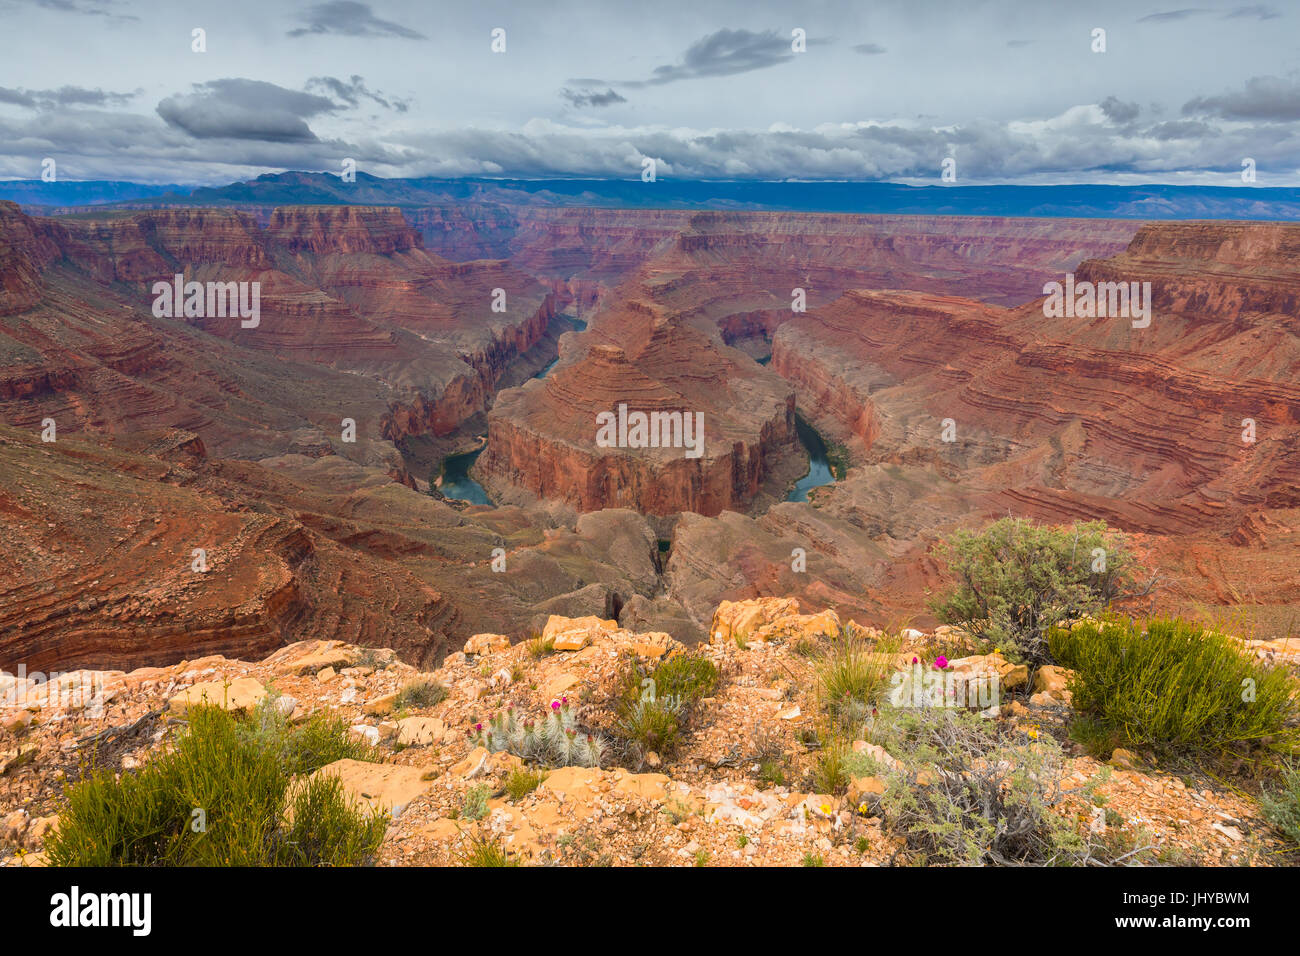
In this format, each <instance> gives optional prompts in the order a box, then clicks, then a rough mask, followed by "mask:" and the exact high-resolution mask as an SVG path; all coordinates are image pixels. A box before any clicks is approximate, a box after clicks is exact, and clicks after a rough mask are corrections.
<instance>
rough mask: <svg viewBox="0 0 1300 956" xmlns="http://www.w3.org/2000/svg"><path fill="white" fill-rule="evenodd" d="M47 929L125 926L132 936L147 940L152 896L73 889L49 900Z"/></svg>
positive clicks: (151, 924) (147, 894) (151, 925)
mask: <svg viewBox="0 0 1300 956" xmlns="http://www.w3.org/2000/svg"><path fill="white" fill-rule="evenodd" d="M50 925H51V926H58V927H68V928H74V927H78V926H127V927H130V928H131V931H132V935H134V936H148V935H149V933H150V931H151V930H152V928H153V894H151V893H85V894H83V893H82V892H81V888H80V887H78V886H74V887H73V888H72V890H71V891H70V892H68V893H55V894H54V895H53V896H51V897H50Z"/></svg>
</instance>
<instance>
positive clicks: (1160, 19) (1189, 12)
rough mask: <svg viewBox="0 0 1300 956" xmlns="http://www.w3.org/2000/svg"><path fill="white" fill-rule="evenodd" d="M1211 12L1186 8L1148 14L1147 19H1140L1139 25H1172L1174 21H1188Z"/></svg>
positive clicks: (1196, 8) (1198, 8)
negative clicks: (1189, 18) (1190, 18)
mask: <svg viewBox="0 0 1300 956" xmlns="http://www.w3.org/2000/svg"><path fill="white" fill-rule="evenodd" d="M1209 12H1210V11H1209V10H1203V9H1201V8H1200V7H1185V8H1184V9H1182V10H1169V11H1168V12H1166V13H1148V14H1147V15H1146V16H1145V17H1139V18H1138V23H1170V22H1172V21H1174V20H1186V19H1187V18H1188V17H1195V16H1200V15H1201V14H1202V13H1209Z"/></svg>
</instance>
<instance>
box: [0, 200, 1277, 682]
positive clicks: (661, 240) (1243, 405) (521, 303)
mask: <svg viewBox="0 0 1300 956" xmlns="http://www.w3.org/2000/svg"><path fill="white" fill-rule="evenodd" d="M1298 254H1300V226H1292V225H1279V224H1273V223H1227V222H1180V223H1146V224H1140V223H1136V222H1117V221H1106V220H1087V221H1084V220H1068V219H1056V220H1045V219H1032V220H1031V219H1022V220H1016V219H997V218H943V217H903V216H889V217H873V216H848V215H832V214H825V215H814V214H794V213H791V214H786V213H741V212H736V213H731V212H690V211H678V210H673V211H661V210H610V209H578V208H547V207H543V206H530V207H526V208H525V207H520V208H517V209H504V210H503V209H501V208H496V207H494V209H493V210H491V211H490V214H489V212H487V211H484V210H481V209H476V208H474V207H471V206H440V207H428V208H424V209H406V210H400V211H399V210H397V209H394V208H379V207H375V208H369V207H339V206H331V207H301V206H299V207H284V208H279V209H272V208H268V207H260V206H257V205H250V206H248V207H246V208H245V207H241V208H240V209H239V210H233V209H180V208H168V209H158V210H149V211H136V212H114V213H93V214H78V215H72V216H61V217H39V216H30V215H26V214H24V213H23V212H22V211H20V210H19V209H18V207H16V206H14V205H13V204H10V203H0V421H3V423H4V424H3V427H0V477H3V481H0V554H3V562H2V563H0V667H3V668H9V669H12V667H13V666H14V665H15V664H16V663H18V662H24V663H26V664H27V666H28V667H42V666H44V667H48V666H50V665H53V664H58V665H61V666H64V667H74V666H96V667H113V668H120V669H128V668H133V667H139V666H145V665H164V664H170V663H174V662H175V661H178V660H181V659H184V658H190V659H193V658H195V657H199V656H202V655H205V654H224V655H227V656H232V655H234V654H235V653H241V654H248V653H250V652H254V651H255V652H257V653H262V652H266V653H269V652H270V651H271V650H273V649H274V648H275V647H277V646H279V645H281V644H283V643H286V642H291V641H295V640H303V639H308V638H313V639H338V640H342V641H346V642H348V643H349V644H358V645H371V646H382V647H392V648H394V649H395V650H396V651H397V652H398V653H399V654H400V655H401V656H402V658H403V659H404V660H406V661H407V662H409V663H410V664H412V665H415V666H420V667H430V666H434V665H436V664H437V662H439V661H440V660H441V659H442V657H443V655H444V654H445V653H446V652H447V651H448V650H454V649H455V648H457V647H459V646H460V644H461V643H463V641H464V640H465V638H467V637H468V636H470V635H472V634H475V633H479V632H487V631H491V632H499V633H505V634H509V635H511V636H512V637H514V638H520V637H523V636H525V635H526V634H527V633H528V632H529V631H530V630H531V629H539V628H540V627H541V626H542V624H544V622H545V620H546V619H547V616H548V615H550V614H564V615H571V616H580V615H588V614H594V615H597V616H600V617H602V618H609V619H614V620H617V621H618V623H619V624H620V625H621V626H623V627H625V628H629V629H633V630H639V631H663V632H667V633H669V634H671V635H672V636H673V637H674V638H676V639H678V640H681V641H683V642H686V643H694V642H697V641H699V640H701V639H702V638H703V637H704V636H705V634H706V632H707V628H708V626H709V622H710V621H711V619H712V617H713V614H714V610H715V608H716V607H717V605H718V604H719V602H721V601H723V600H734V599H739V598H752V597H763V596H797V597H798V598H800V599H801V600H803V601H804V603H805V604H806V605H807V606H809V607H815V608H831V609H834V610H836V611H837V612H838V613H839V614H840V615H841V616H843V617H845V618H849V617H852V618H855V619H856V620H858V621H859V622H861V623H876V624H883V623H886V622H889V621H897V620H900V619H902V618H905V617H913V616H915V617H918V618H923V608H924V606H925V600H926V596H927V592H928V591H929V590H930V589H932V588H933V587H934V586H935V584H936V583H937V580H938V578H937V567H936V563H935V561H934V559H933V557H932V555H931V554H930V549H931V546H932V545H933V542H934V541H935V539H936V538H937V537H938V536H939V535H941V534H942V533H944V532H945V531H947V530H949V529H951V528H953V527H957V526H964V525H979V524H982V523H984V522H985V521H987V520H988V519H990V518H994V517H999V516H1002V515H1005V514H1007V513H1012V514H1016V515H1026V516H1030V517H1033V518H1036V519H1040V520H1043V521H1052V522H1069V521H1072V520H1076V519H1081V518H1092V517H1101V518H1105V519H1106V520H1107V521H1108V522H1109V523H1110V524H1111V525H1113V526H1115V527H1117V528H1120V529H1123V530H1125V531H1127V532H1130V533H1131V534H1133V536H1134V538H1135V543H1136V545H1137V548H1138V550H1139V552H1140V553H1141V555H1142V557H1143V558H1144V560H1145V562H1146V563H1147V564H1148V566H1149V568H1150V570H1151V571H1152V572H1153V573H1158V574H1159V576H1160V578H1161V581H1160V586H1159V587H1158V588H1156V589H1155V590H1154V591H1153V592H1152V594H1151V596H1150V597H1149V599H1148V600H1149V601H1150V602H1151V604H1152V606H1153V607H1156V608H1160V609H1166V610H1171V611H1175V612H1179V613H1187V612H1189V611H1192V610H1204V611H1206V612H1207V613H1210V614H1233V615H1238V614H1240V615H1246V616H1248V617H1249V619H1250V620H1251V621H1253V622H1254V623H1255V624H1256V625H1257V626H1258V628H1259V630H1260V631H1261V633H1260V634H1259V636H1260V637H1271V636H1276V635H1278V634H1283V633H1286V632H1287V630H1288V628H1291V629H1293V628H1294V623H1293V622H1290V619H1289V618H1288V616H1287V615H1288V614H1289V613H1290V609H1291V608H1294V607H1295V606H1296V605H1297V604H1298V603H1300V581H1298V580H1297V575H1296V574H1295V569H1296V568H1297V567H1298V566H1300V387H1298V386H1297V384H1296V383H1297V381H1298V380H1300V279H1297V277H1296V275H1295V271H1294V268H1293V264H1294V262H1295V261H1296V258H1297V255H1298ZM489 257H490V258H489ZM1067 272H1073V273H1074V274H1075V276H1076V279H1078V280H1079V281H1094V282H1105V281H1112V280H1113V281H1125V282H1134V281H1138V282H1142V281H1149V282H1150V283H1151V286H1152V290H1153V303H1152V306H1153V308H1152V313H1153V319H1152V322H1151V324H1150V326H1149V327H1146V328H1140V329H1139V328H1134V327H1133V326H1132V323H1131V322H1130V321H1129V320H1128V318H1126V317H1119V318H1115V317H1107V318H1060V319H1049V318H1045V317H1044V310H1043V307H1042V303H1041V299H1042V288H1043V284H1044V283H1045V282H1048V281H1061V280H1062V279H1063V278H1064V276H1065V274H1066V273H1067ZM176 274H183V276H184V277H185V279H186V280H187V281H196V282H222V283H226V282H249V283H252V282H257V283H259V284H260V289H261V316H260V321H259V322H258V324H257V325H256V327H252V328H247V327H242V326H241V323H240V320H239V318H238V317H228V316H213V315H201V316H190V317H189V318H184V317H180V318H165V317H156V316H155V314H154V312H153V310H152V308H151V307H152V304H153V299H154V296H153V294H152V287H153V284H154V283H155V282H160V281H161V282H171V280H172V277H173V276H174V275H176ZM795 290H802V298H803V300H805V301H806V310H804V311H799V310H797V309H794V308H792V301H793V300H794V298H795V295H796V293H795ZM572 318H577V319H580V320H581V322H583V323H586V325H585V328H582V329H581V330H579V328H578V327H576V326H575V325H574V324H573V323H572V322H571V319H572ZM768 355H770V356H771V360H770V363H769V364H762V363H760V362H759V361H757V360H758V359H761V358H766V357H767V356H768ZM552 361H555V365H554V367H553V368H552V369H551V370H550V371H549V373H548V374H547V375H546V376H545V377H543V378H533V377H532V376H533V375H534V374H535V373H537V372H539V371H540V370H542V369H543V368H545V367H546V366H547V365H548V363H550V362H552ZM620 403H625V404H627V405H628V406H629V407H634V408H635V409H639V410H644V411H651V410H669V411H671V410H680V411H683V412H691V413H695V412H699V413H702V415H703V421H704V451H703V454H702V455H701V456H700V457H699V458H687V457H685V456H684V455H683V454H682V453H681V449H679V448H674V449H663V448H660V449H628V448H607V447H601V446H598V445H597V443H596V440H595V439H596V415H598V414H599V413H601V412H611V411H616V410H617V408H618V405H619V404H620ZM796 412H798V414H799V415H801V416H802V417H803V418H805V419H806V420H807V421H808V422H810V423H811V424H812V425H813V426H814V427H815V428H816V429H817V430H818V432H820V433H821V435H823V436H824V437H825V438H827V439H829V440H830V441H831V442H832V443H834V445H835V447H836V449H837V452H839V453H842V454H843V456H844V458H845V459H846V461H847V464H848V470H847V474H846V475H845V476H844V478H843V479H842V480H840V481H836V482H835V483H833V484H830V485H826V486H823V487H820V488H816V489H814V490H813V491H812V492H811V493H810V495H809V498H810V500H809V501H808V502H791V501H785V500H784V499H785V498H786V496H787V494H788V492H789V490H790V488H791V486H792V485H793V484H794V482H795V481H796V480H797V479H798V478H800V477H801V476H802V475H803V474H804V473H805V471H806V470H807V457H806V454H805V453H804V451H803V449H802V446H801V445H800V443H799V441H798V439H797V436H796V431H795V416H796ZM1247 419H1248V420H1250V421H1251V422H1252V423H1253V428H1254V440H1253V441H1250V442H1246V441H1243V438H1242V435H1243V428H1244V427H1245V426H1244V424H1243V422H1244V421H1245V420H1247ZM50 422H52V423H53V428H54V429H55V432H54V434H53V435H52V436H51V437H53V438H54V440H52V441H43V440H42V436H43V434H44V433H46V432H47V431H48V428H49V423H50ZM947 422H951V428H950V429H949V428H946V423H947ZM349 423H350V424H349ZM485 428H486V433H487V435H488V439H487V445H486V448H485V450H484V451H483V453H482V455H481V456H480V457H479V458H478V460H477V461H476V462H475V463H474V466H473V468H472V469H471V471H470V477H472V478H473V479H474V480H476V481H478V482H479V483H481V484H482V485H483V486H484V487H485V488H486V489H487V491H488V493H489V495H490V497H491V500H492V501H493V502H495V506H486V505H473V504H467V503H465V502H458V501H450V500H442V499H440V498H439V497H438V496H436V495H430V494H429V493H428V491H429V482H428V479H429V478H430V477H431V476H432V475H433V474H434V473H435V472H436V469H437V466H438V464H439V463H440V462H441V461H442V459H443V458H444V457H445V456H447V455H449V454H452V453H454V452H463V451H465V450H466V449H468V448H471V447H473V445H474V441H475V438H476V436H478V435H481V434H483V433H484V430H485ZM945 434H947V435H948V436H949V437H951V439H952V440H945ZM796 549H803V551H804V552H806V560H807V566H806V570H802V571H800V570H795V568H794V567H793V566H792V555H793V554H794V553H795V551H796ZM196 551H201V552H202V555H201V558H200V556H199V555H197V554H196ZM200 565H201V566H202V567H201V568H200ZM922 623H924V621H922Z"/></svg>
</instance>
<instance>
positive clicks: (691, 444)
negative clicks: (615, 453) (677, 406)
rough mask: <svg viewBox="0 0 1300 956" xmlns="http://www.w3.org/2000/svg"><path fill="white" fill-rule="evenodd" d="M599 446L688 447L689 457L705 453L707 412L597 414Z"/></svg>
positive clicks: (623, 408) (620, 409)
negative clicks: (705, 419) (705, 418)
mask: <svg viewBox="0 0 1300 956" xmlns="http://www.w3.org/2000/svg"><path fill="white" fill-rule="evenodd" d="M596 446H597V447H598V448H684V449H686V457H687V458H699V457H700V456H702V455H703V454H704V413H703V412H630V413H629V412H628V410H627V405H626V404H623V403H620V404H619V406H618V414H615V413H614V412H600V413H599V414H598V415H597V416H596Z"/></svg>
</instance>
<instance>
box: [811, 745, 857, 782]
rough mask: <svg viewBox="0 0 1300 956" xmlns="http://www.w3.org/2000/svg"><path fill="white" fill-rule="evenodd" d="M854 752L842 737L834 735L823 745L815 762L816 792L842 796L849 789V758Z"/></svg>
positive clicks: (813, 780) (813, 779)
mask: <svg viewBox="0 0 1300 956" xmlns="http://www.w3.org/2000/svg"><path fill="white" fill-rule="evenodd" d="M852 752H853V751H852V749H851V747H850V746H849V744H848V743H847V742H845V740H844V739H843V738H842V737H833V738H831V739H829V740H828V741H827V742H826V743H825V744H824V745H823V746H822V748H821V750H820V751H818V753H817V759H816V761H815V762H814V763H813V775H812V783H813V791H814V792H816V793H828V794H830V795H832V796H840V795H842V794H844V793H845V792H846V791H847V790H848V789H849V780H850V767H849V764H848V759H847V758H848V756H849V755H850V754H851V753H852Z"/></svg>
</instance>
